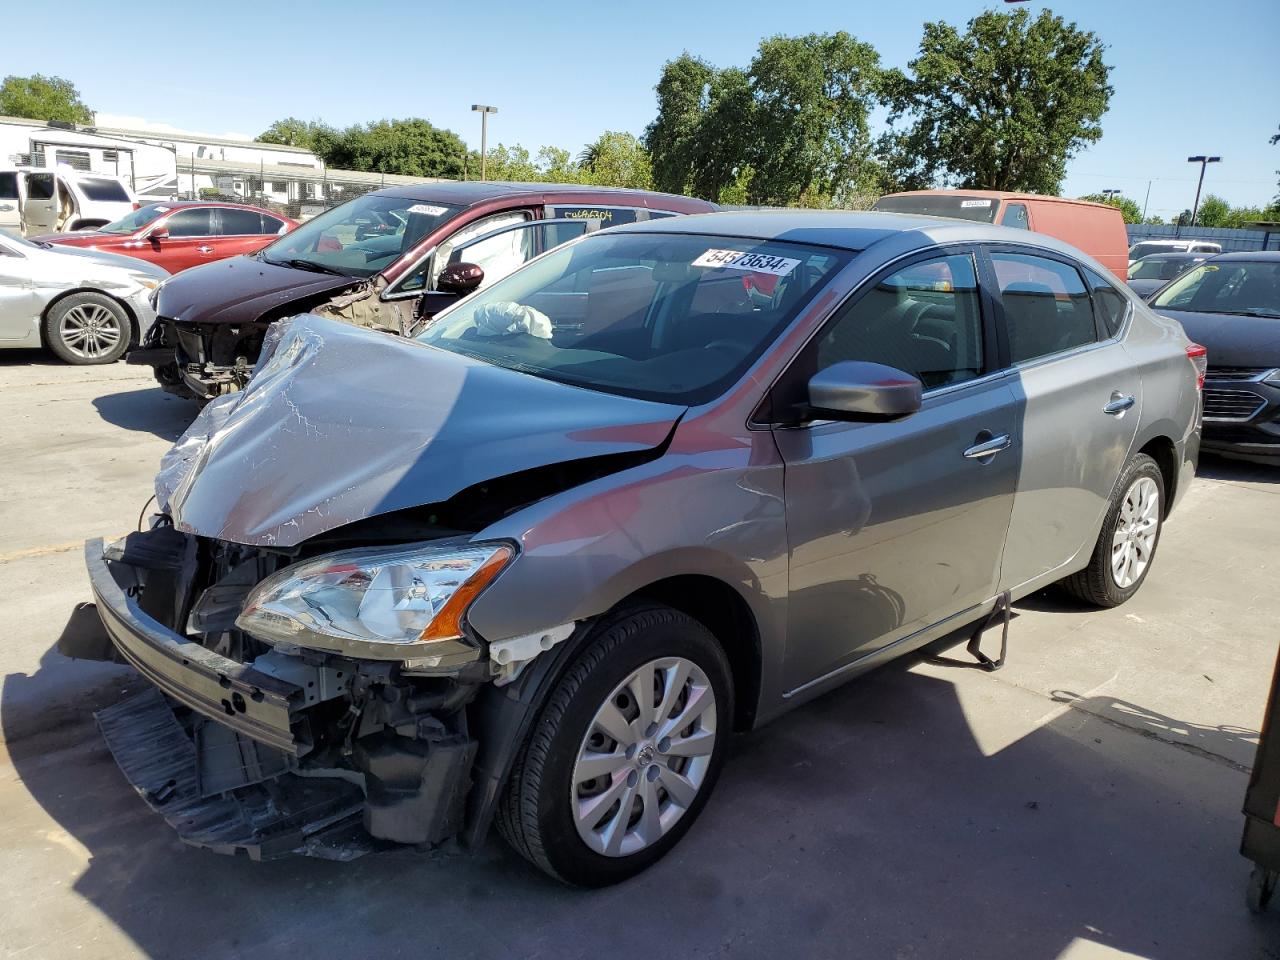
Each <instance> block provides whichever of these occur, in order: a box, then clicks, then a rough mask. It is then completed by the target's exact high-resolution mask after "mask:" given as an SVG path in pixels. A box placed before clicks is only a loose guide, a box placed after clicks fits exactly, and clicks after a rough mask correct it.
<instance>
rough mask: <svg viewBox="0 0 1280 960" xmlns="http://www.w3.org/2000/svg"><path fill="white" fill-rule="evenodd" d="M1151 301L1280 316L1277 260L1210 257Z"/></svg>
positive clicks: (1210, 310) (1161, 304) (1166, 305)
mask: <svg viewBox="0 0 1280 960" xmlns="http://www.w3.org/2000/svg"><path fill="white" fill-rule="evenodd" d="M1151 305H1152V306H1153V307H1158V308H1159V307H1163V308H1166V309H1170V310H1195V311H1197V312H1199V313H1244V314H1250V315H1252V316H1259V317H1280V262H1277V261H1271V262H1265V261H1251V260H1227V261H1222V260H1219V261H1217V262H1214V261H1212V260H1211V261H1209V262H1208V263H1204V264H1201V265H1200V266H1199V267H1197V268H1196V269H1194V270H1192V271H1191V272H1190V273H1187V274H1184V275H1183V276H1182V277H1180V278H1179V279H1177V280H1175V281H1174V282H1173V283H1171V284H1169V286H1167V287H1165V289H1164V292H1162V293H1161V294H1160V295H1159V296H1158V297H1156V298H1155V300H1153V301H1152V303H1151Z"/></svg>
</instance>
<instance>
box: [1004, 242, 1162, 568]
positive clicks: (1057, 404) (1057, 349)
mask: <svg viewBox="0 0 1280 960" xmlns="http://www.w3.org/2000/svg"><path fill="white" fill-rule="evenodd" d="M991 262H992V265H993V267H994V268H995V274H996V276H997V283H998V285H999V287H1000V288H1001V297H1000V301H1001V311H1000V316H1001V326H1002V327H1003V328H1004V329H1005V330H1006V331H1007V338H1008V340H1009V345H1010V349H1011V353H1012V359H1013V361H1014V363H1015V365H1016V369H1017V376H1016V378H1015V380H1014V382H1013V387H1014V390H1015V392H1016V394H1017V398H1018V404H1019V407H1020V409H1021V421H1022V422H1021V427H1020V433H1021V436H1022V444H1023V464H1022V476H1021V478H1020V479H1019V482H1018V492H1017V495H1016V496H1015V497H1014V502H1013V513H1012V516H1011V518H1010V521H1009V536H1008V542H1007V544H1006V546H1005V559H1004V565H1003V568H1002V570H1001V578H1000V579H1001V585H1002V588H1003V589H1014V588H1016V587H1018V586H1020V585H1021V584H1024V583H1027V582H1028V581H1031V580H1034V579H1036V578H1043V577H1046V576H1047V575H1050V574H1051V573H1052V572H1053V571H1055V570H1057V569H1058V568H1060V567H1062V566H1063V565H1065V564H1066V563H1067V562H1068V561H1069V560H1071V559H1072V558H1074V557H1076V556H1077V555H1078V554H1079V553H1080V552H1081V551H1091V550H1092V549H1093V544H1094V542H1095V541H1096V539H1097V535H1098V529H1099V526H1100V524H1101V521H1102V516H1103V514H1104V512H1105V511H1106V508H1107V503H1108V502H1109V499H1110V497H1111V492H1112V488H1113V487H1114V485H1115V482H1116V478H1117V477H1118V476H1119V474H1120V470H1121V468H1122V467H1123V466H1124V463H1125V460H1126V458H1127V457H1128V455H1129V449H1130V447H1131V446H1132V444H1133V439H1134V436H1135V434H1136V432H1137V428H1138V421H1139V418H1140V415H1141V407H1142V383H1141V379H1140V377H1139V375H1138V373H1137V370H1136V368H1135V367H1134V365H1133V363H1132V361H1131V360H1130V359H1129V357H1128V355H1127V354H1126V353H1125V351H1124V348H1123V347H1122V346H1121V345H1120V344H1119V343H1118V342H1117V341H1114V340H1107V341H1104V342H1101V343H1099V342H1097V341H1098V332H1097V327H1096V319H1095V316H1094V313H1093V310H1092V307H1091V305H1090V302H1089V298H1088V296H1087V295H1086V294H1085V293H1084V289H1085V288H1084V285H1083V281H1081V280H1080V279H1079V273H1078V272H1077V271H1076V270H1075V268H1074V266H1070V265H1067V264H1065V263H1063V262H1060V261H1049V260H1044V259H1040V258H1037V257H1031V256H1023V255H1014V254H1011V253H1004V252H1000V251H992V253H991ZM1046 264H1047V265H1048V266H1046ZM1130 398H1132V405H1131V406H1127V407H1126V404H1127V403H1128V401H1129V399H1130ZM1108 405H1112V410H1111V412H1109V413H1108V412H1106V411H1105V410H1104V408H1107V407H1108ZM1117 408H1118V409H1117Z"/></svg>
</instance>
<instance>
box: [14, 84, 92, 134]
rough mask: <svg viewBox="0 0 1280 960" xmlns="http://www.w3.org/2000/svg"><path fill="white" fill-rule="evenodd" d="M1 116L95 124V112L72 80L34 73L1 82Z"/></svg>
mask: <svg viewBox="0 0 1280 960" xmlns="http://www.w3.org/2000/svg"><path fill="white" fill-rule="evenodd" d="M0 114H3V115H4V116H8V117H29V118H30V119H32V120H65V121H68V122H70V123H93V111H92V110H90V109H89V107H88V106H87V105H86V104H85V102H84V101H83V100H81V99H80V91H79V90H77V89H76V87H75V84H73V83H72V82H71V81H70V80H64V79H62V77H46V76H44V75H42V74H39V73H37V74H34V75H32V76H30V77H15V76H8V77H5V78H4V81H3V82H0Z"/></svg>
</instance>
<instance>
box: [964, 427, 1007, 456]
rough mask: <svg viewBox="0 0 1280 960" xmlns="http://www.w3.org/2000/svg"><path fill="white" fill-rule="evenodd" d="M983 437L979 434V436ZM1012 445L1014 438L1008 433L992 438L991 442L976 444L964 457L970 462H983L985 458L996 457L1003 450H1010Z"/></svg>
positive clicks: (984, 441) (985, 441)
mask: <svg viewBox="0 0 1280 960" xmlns="http://www.w3.org/2000/svg"><path fill="white" fill-rule="evenodd" d="M984 432H985V431H984ZM981 435H982V434H979V436H981ZM1012 444H1013V438H1011V437H1010V436H1009V434H1007V433H1002V434H1000V436H998V437H992V438H991V439H990V440H983V441H982V442H980V443H975V444H974V445H973V446H972V447H970V448H969V449H968V450H966V451H965V452H964V455H965V457H966V458H967V459H969V460H981V459H983V458H984V457H994V456H995V455H996V454H997V453H999V452H1000V451H1001V450H1008V449H1009V447H1010V446H1011V445H1012Z"/></svg>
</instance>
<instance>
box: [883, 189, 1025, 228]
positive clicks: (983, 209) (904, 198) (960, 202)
mask: <svg viewBox="0 0 1280 960" xmlns="http://www.w3.org/2000/svg"><path fill="white" fill-rule="evenodd" d="M999 207H1000V200H999V198H997V197H960V196H956V195H955V194H953V193H901V194H898V195H896V196H890V197H881V198H880V199H879V200H877V201H876V202H875V205H874V206H873V207H872V208H871V209H872V210H880V211H883V212H884V213H919V214H922V215H924V216H928V217H954V218H956V219H959V220H976V221H978V222H979V223H995V221H996V210H997V209H999Z"/></svg>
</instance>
